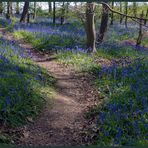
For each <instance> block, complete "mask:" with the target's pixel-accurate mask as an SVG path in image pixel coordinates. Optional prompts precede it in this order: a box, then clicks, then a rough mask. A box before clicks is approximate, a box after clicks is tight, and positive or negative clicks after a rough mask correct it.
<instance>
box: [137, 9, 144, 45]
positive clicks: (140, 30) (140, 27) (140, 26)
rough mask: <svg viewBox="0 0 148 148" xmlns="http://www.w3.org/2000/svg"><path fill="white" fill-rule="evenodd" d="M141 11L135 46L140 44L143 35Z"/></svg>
mask: <svg viewBox="0 0 148 148" xmlns="http://www.w3.org/2000/svg"><path fill="white" fill-rule="evenodd" d="M143 16H144V15H143V11H142V14H141V15H140V18H141V19H140V24H139V35H138V38H137V43H136V46H138V45H140V44H141V41H142V37H143V32H142V23H143Z"/></svg>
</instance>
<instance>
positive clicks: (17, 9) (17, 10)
mask: <svg viewBox="0 0 148 148" xmlns="http://www.w3.org/2000/svg"><path fill="white" fill-rule="evenodd" d="M19 10H20V8H19V2H16V14H20V11H19Z"/></svg>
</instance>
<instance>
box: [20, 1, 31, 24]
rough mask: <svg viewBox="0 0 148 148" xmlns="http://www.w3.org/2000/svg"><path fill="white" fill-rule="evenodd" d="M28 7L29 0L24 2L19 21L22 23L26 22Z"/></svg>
mask: <svg viewBox="0 0 148 148" xmlns="http://www.w3.org/2000/svg"><path fill="white" fill-rule="evenodd" d="M28 9H29V1H26V2H25V4H24V8H23V12H22V16H21V19H20V22H24V23H25V22H26V19H27V14H28Z"/></svg>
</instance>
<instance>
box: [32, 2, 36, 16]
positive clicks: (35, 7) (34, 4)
mask: <svg viewBox="0 0 148 148" xmlns="http://www.w3.org/2000/svg"><path fill="white" fill-rule="evenodd" d="M35 18H36V2H34V14H33V19H35Z"/></svg>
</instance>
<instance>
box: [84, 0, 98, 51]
mask: <svg viewBox="0 0 148 148" xmlns="http://www.w3.org/2000/svg"><path fill="white" fill-rule="evenodd" d="M94 10H95V3H92V2H91V3H90V2H87V5H86V24H85V30H86V34H87V48H88V49H90V50H89V51H90V52H95V51H96V46H95V42H96V32H95V23H94Z"/></svg>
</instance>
